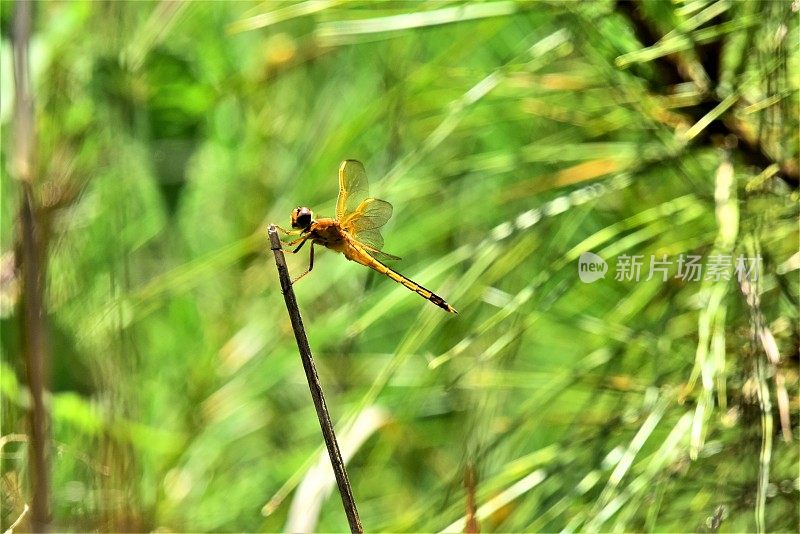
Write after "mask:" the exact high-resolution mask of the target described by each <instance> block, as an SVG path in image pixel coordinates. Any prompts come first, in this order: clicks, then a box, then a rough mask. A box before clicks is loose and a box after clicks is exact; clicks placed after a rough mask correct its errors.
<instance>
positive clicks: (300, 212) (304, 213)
mask: <svg viewBox="0 0 800 534" xmlns="http://www.w3.org/2000/svg"><path fill="white" fill-rule="evenodd" d="M312 222H314V213H313V212H312V211H311V210H310V209H308V208H306V207H304V206H301V207H298V208H295V209H293V210H292V228H299V229H301V230H305V229H306V228H308V227H309V226H311V223H312Z"/></svg>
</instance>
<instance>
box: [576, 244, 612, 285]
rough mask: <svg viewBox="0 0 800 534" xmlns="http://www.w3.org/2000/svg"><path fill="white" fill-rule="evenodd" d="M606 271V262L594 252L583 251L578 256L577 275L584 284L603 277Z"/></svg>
mask: <svg viewBox="0 0 800 534" xmlns="http://www.w3.org/2000/svg"><path fill="white" fill-rule="evenodd" d="M607 272H608V264H607V263H606V262H605V260H604V259H603V258H601V257H600V256H598V255H597V254H595V253H594V252H584V253H583V254H581V256H580V257H579V258H578V276H579V277H580V279H581V282H583V283H585V284H591V283H592V282H595V281H597V280H599V279H601V278H605V277H606V273H607Z"/></svg>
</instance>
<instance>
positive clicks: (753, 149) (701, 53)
mask: <svg viewBox="0 0 800 534" xmlns="http://www.w3.org/2000/svg"><path fill="white" fill-rule="evenodd" d="M615 9H616V11H617V13H619V14H620V15H622V16H624V17H625V18H626V19H627V20H628V22H629V23H630V25H631V27H632V28H633V32H634V33H635V35H636V37H637V38H638V39H639V41H640V42H641V43H642V45H644V46H646V47H650V46H653V45H655V44H656V43H657V42H658V41H659V40H660V39H661V37H662V36H661V34H660V33H659V31H658V29H657V28H656V26H655V24H653V23H652V21H650V20H648V19H647V17H646V15H645V14H644V13H642V11H641V2H634V1H633V0H618V1H617V3H616V5H615ZM714 20H717V21H718V19H714ZM714 20H712V21H711V22H710V23H713V22H714ZM707 24H708V23H707ZM722 44H723V43H722V41H721V40H719V41H715V42H713V43H707V44H706V45H702V46H697V47H695V50H694V51H695V54H696V56H697V58H698V59H699V60H700V62H701V65H702V66H703V68H704V69H705V70H706V71H707V74H708V76H709V77H710V79H711V81H712V84H716V83H717V81H718V80H719V68H720V59H721V54H722ZM653 64H654V66H655V68H656V70H657V72H658V74H659V76H660V77H661V78H662V79H663V80H664V81H665V82H666V84H667V86H672V85H676V84H677V83H680V82H692V79H691V76H690V75H689V74H690V73H691V71H692V69H691V68H690V66H689V65H687V64H685V62H684V57H683V56H682V55H681V54H669V55H667V56H665V57H663V58H657V59H656V60H654V61H653ZM714 89H716V87H712V88H711V90H710V91H708V92H707V93H706V100H705V101H704V102H702V103H701V104H699V105H697V106H694V107H693V108H687V109H685V110H684V111H685V113H686V114H687V115H689V118H690V120H692V121H693V122H697V121H699V120H700V119H701V118H703V116H705V115H706V113H708V112H709V111H710V110H711V109H713V108H714V107H715V106H716V105H717V104H719V103H720V102H721V100H720V98H719V97H718V96H717V95H716V93H715V91H714ZM716 135H719V136H722V137H725V136H728V135H733V136H735V137H737V138H738V139H740V140H742V141H743V142H741V143H739V145H738V148H737V154H738V155H739V156H740V157H741V158H742V161H743V162H744V163H745V164H746V165H753V166H755V167H758V168H760V169H764V168H766V167H768V166H770V165H772V164H775V163H777V164H778V166H779V168H780V169H779V171H778V175H779V176H780V177H781V178H782V179H783V180H784V181H785V182H786V183H787V184H789V185H790V186H792V187H793V188H795V189H796V188H797V187H798V185H799V184H800V167H798V163H797V161H796V160H793V159H787V160H784V161H776V160H775V159H774V158H773V157H772V155H770V154H769V151H768V150H767V149H766V147H765V146H764V144H763V141H762V140H761V139H759V137H758V134H757V133H755V132H751V131H750V130H749V129H748V128H747V127H746V126H745V125H743V124H742V123H741V122H740V121H738V120H737V119H736V117H735V115H734V114H733V113H732V112H728V113H725V114H723V115H722V116H721V117H719V118H717V119H716V120H714V121H713V122H712V123H711V124H709V126H708V127H707V128H706V129H705V131H704V132H703V133H702V134H701V135H700V136H698V137H697V139H696V141H695V142H699V143H711V142H712V136H716Z"/></svg>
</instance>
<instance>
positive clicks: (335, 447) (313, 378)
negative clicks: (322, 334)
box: [268, 225, 364, 532]
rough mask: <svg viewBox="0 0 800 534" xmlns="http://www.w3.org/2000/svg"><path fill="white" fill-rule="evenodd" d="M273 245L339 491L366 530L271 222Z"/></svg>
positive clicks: (355, 524) (357, 527) (356, 526)
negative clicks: (360, 516)
mask: <svg viewBox="0 0 800 534" xmlns="http://www.w3.org/2000/svg"><path fill="white" fill-rule="evenodd" d="M268 234H269V241H270V248H271V249H272V252H273V253H274V254H275V265H276V266H277V267H278V277H279V278H280V281H281V291H282V292H283V299H284V300H285V301H286V310H287V311H288V312H289V319H290V320H291V322H292V330H294V337H295V339H296V340H297V348H298V350H299V351H300V360H301V361H302V362H303V369H304V370H305V372H306V380H308V389H309V390H310V391H311V398H312V399H313V401H314V408H315V409H316V411H317V418H318V419H319V425H320V427H321V428H322V437H323V438H324V440H325V447H326V448H327V449H328V456H330V459H331V465H332V467H333V474H334V476H335V477H336V484H337V485H338V487H339V494H340V495H341V497H342V505H343V506H344V512H345V514H346V515H347V522H348V523H349V524H350V531H351V532H363V531H364V529H363V527H362V526H361V520H360V519H359V517H358V510H357V509H356V502H355V499H354V498H353V490H352V489H351V488H350V481H349V480H348V478H347V470H346V469H345V465H344V460H342V454H341V453H340V452H339V444H338V443H337V442H336V434H335V433H334V431H333V424H332V423H331V418H330V414H329V413H328V407H327V405H326V404H325V396H324V394H323V392H322V385H321V384H320V381H319V376H317V368H316V366H315V365H314V359H313V358H312V356H311V347H310V346H309V345H308V337H307V336H306V331H305V328H304V327H303V319H302V318H301V317H300V309H299V308H298V307H297V299H296V298H295V296H294V290H293V289H292V280H291V278H290V277H289V269H288V268H287V267H286V258H285V257H284V255H283V248H282V247H281V240H280V237H279V236H278V231H277V229H276V228H275V226H274V225H270V226H269V230H268Z"/></svg>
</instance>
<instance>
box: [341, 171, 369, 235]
mask: <svg viewBox="0 0 800 534" xmlns="http://www.w3.org/2000/svg"><path fill="white" fill-rule="evenodd" d="M368 196H369V182H368V181H367V171H366V170H364V165H362V164H361V162H360V161H356V160H354V159H347V160H344V161H343V162H342V164H341V165H339V197H338V198H337V199H336V218H337V219H338V220H339V222H342V221H343V220H344V219H345V217H346V216H347V215H348V214H349V213H352V212H354V211H356V209H357V208H358V206H359V204H361V202H362V201H363V200H364V199H365V198H367V197H368Z"/></svg>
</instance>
